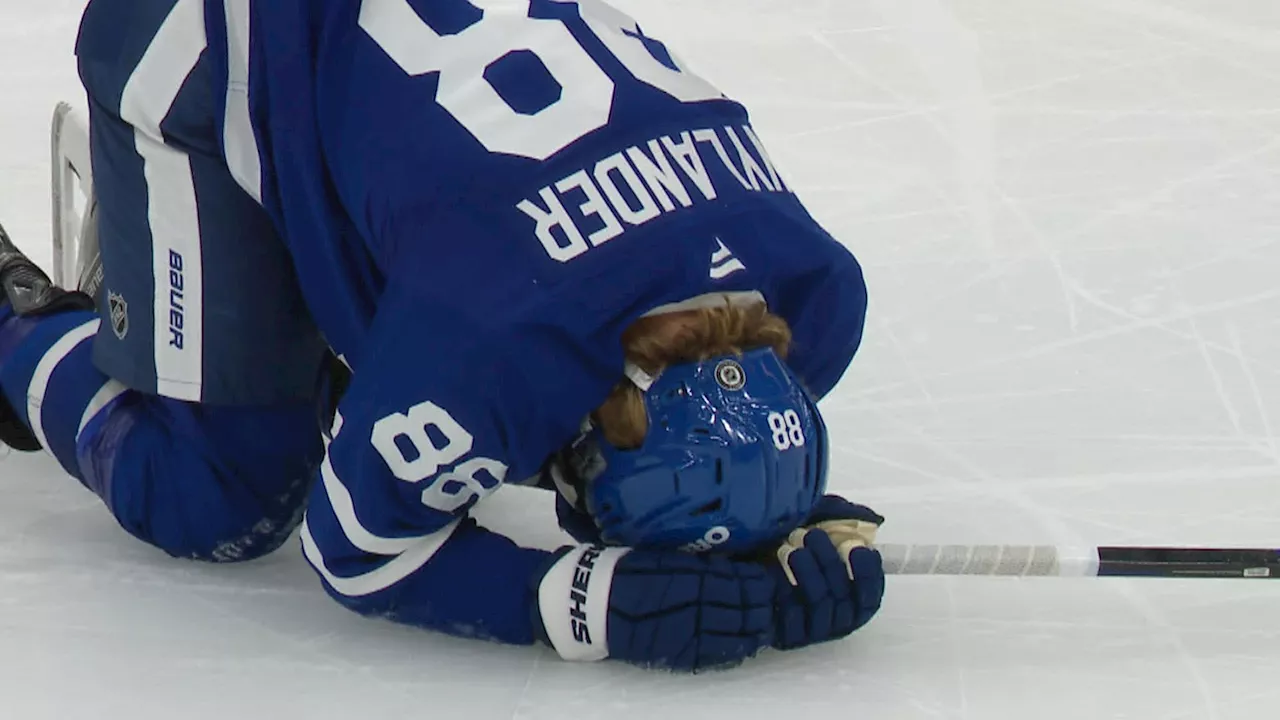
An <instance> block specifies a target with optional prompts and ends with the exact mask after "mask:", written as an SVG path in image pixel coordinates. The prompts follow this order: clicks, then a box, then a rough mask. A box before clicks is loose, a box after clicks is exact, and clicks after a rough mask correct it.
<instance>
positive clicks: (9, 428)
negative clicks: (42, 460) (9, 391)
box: [0, 227, 93, 452]
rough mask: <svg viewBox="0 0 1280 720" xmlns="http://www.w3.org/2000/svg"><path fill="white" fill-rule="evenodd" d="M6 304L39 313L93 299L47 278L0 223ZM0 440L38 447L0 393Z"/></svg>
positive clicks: (1, 290)
mask: <svg viewBox="0 0 1280 720" xmlns="http://www.w3.org/2000/svg"><path fill="white" fill-rule="evenodd" d="M5 306H9V307H11V308H13V311H14V313H15V314H16V315H18V316H19V317H40V316H43V315H52V314H55V313H59V312H65V311H68V310H92V309H93V300H92V299H91V298H90V297H89V296H88V295H85V294H84V293H82V292H67V291H66V290H63V289H62V288H59V287H57V286H56V285H54V284H53V282H52V281H51V280H49V276H48V275H45V274H44V271H42V270H41V269H40V268H39V267H37V266H36V264H35V263H33V262H31V261H30V260H29V259H27V256H26V255H23V254H22V251H21V250H19V249H18V247H17V246H16V245H14V244H13V241H12V240H11V239H9V235H8V233H6V232H5V231H4V228H3V227H0V308H4V307H5ZM0 443H3V444H5V445H8V446H9V447H12V448H14V449H15V450H22V451H24V452H34V451H36V450H39V449H40V443H39V441H37V440H36V437H35V435H34V434H33V433H32V432H31V430H30V429H28V428H27V426H26V425H25V424H23V422H22V420H20V419H19V416H18V414H17V413H16V412H15V411H14V410H13V408H12V407H10V405H9V402H8V400H6V399H5V396H4V395H3V394H0Z"/></svg>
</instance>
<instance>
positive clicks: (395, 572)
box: [302, 519, 462, 597]
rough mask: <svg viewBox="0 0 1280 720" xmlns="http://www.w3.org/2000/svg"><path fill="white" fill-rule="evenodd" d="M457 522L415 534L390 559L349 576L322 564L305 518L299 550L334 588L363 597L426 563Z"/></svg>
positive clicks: (321, 556) (402, 578)
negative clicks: (395, 555)
mask: <svg viewBox="0 0 1280 720" xmlns="http://www.w3.org/2000/svg"><path fill="white" fill-rule="evenodd" d="M461 522H462V520H461V519H458V520H454V521H453V522H451V523H449V524H448V525H446V526H445V527H444V528H442V529H441V530H438V531H437V532H434V533H432V534H430V535H427V536H426V537H421V538H415V539H414V541H413V545H412V546H411V547H410V548H409V549H407V550H406V551H405V552H404V553H403V554H401V555H399V556H397V557H395V558H393V559H391V560H390V561H388V562H387V563H385V564H384V565H382V566H381V567H379V568H378V569H377V570H373V571H371V572H367V573H364V574H363V575H356V576H353V577H340V576H338V575H335V574H334V573H333V572H332V571H331V570H329V568H328V566H327V565H326V564H325V559H324V555H323V553H321V551H320V547H319V545H317V544H316V540H315V538H314V537H313V536H312V534H311V526H310V524H309V523H308V522H307V521H306V520H304V521H303V523H302V551H303V554H304V555H306V558H307V562H309V563H311V566H312V567H313V568H315V570H316V572H318V573H320V576H321V577H323V578H324V581H325V582H326V583H328V584H329V586H330V587H332V588H333V589H334V591H335V592H337V593H339V594H340V595H345V596H347V597H363V596H365V595H372V594H373V593H376V592H379V591H381V590H385V589H387V588H389V587H391V586H392V585H395V584H396V583H398V582H400V581H401V580H404V579H405V578H407V577H409V576H410V575H412V574H413V573H414V572H416V571H417V570H418V569H420V568H421V567H423V566H424V565H426V564H427V563H428V562H429V561H430V560H431V558H432V557H433V556H434V555H435V554H436V553H437V552H439V551H440V548H442V547H444V545H445V543H446V542H448V540H449V538H450V537H451V536H452V535H453V531H454V530H456V529H457V527H458V525H459V524H460V523H461Z"/></svg>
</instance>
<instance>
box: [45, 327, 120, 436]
mask: <svg viewBox="0 0 1280 720" xmlns="http://www.w3.org/2000/svg"><path fill="white" fill-rule="evenodd" d="M101 324H102V321H101V320H91V321H89V322H87V323H85V324H83V325H78V326H76V327H75V328H74V329H72V330H71V331H70V332H68V333H67V334H66V335H63V336H62V337H61V338H60V339H59V340H58V341H57V342H56V343H54V344H53V346H52V347H50V348H49V350H48V351H47V352H45V354H44V356H43V357H41V358H40V363H39V364H38V365H36V371H35V374H34V375H32V376H31V383H30V384H29V385H28V386H27V419H28V421H30V423H31V431H32V432H33V433H34V434H35V436H36V439H38V440H39V441H40V445H41V447H45V448H47V447H49V438H48V436H47V435H46V433H45V429H44V419H43V418H42V416H41V408H42V407H43V406H44V399H45V393H47V392H48V391H49V379H50V378H52V377H53V372H54V371H55V370H57V369H58V365H60V364H61V363H62V361H63V360H65V359H66V358H67V356H68V355H70V354H71V351H72V350H75V349H76V347H77V346H79V345H80V343H82V342H84V341H85V340H88V339H89V338H91V337H93V336H94V335H95V334H97V332H98V327H99V326H100V325H101Z"/></svg>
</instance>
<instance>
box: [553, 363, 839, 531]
mask: <svg viewBox="0 0 1280 720" xmlns="http://www.w3.org/2000/svg"><path fill="white" fill-rule="evenodd" d="M636 370H637V371H638V368H636ZM639 375H640V376H636V375H635V374H633V372H628V377H629V378H631V379H632V381H633V382H635V384H636V385H637V386H639V387H641V389H642V390H643V391H644V400H645V409H646V413H647V415H648V421H649V428H648V432H647V434H646V436H645V440H644V443H643V444H642V445H641V446H640V447H639V448H636V449H633V450H622V449H619V448H616V447H614V446H612V445H611V444H610V443H609V442H608V441H607V440H606V439H605V437H604V434H603V432H601V430H600V429H599V428H597V427H595V426H594V425H584V430H583V433H582V434H581V435H580V436H579V437H578V439H577V440H576V441H574V442H573V443H572V444H571V445H570V446H569V447H567V448H566V449H565V450H564V451H563V452H562V454H561V457H560V458H559V461H558V462H554V463H553V468H552V472H551V475H552V478H553V480H554V482H555V485H556V487H557V490H558V491H559V493H560V496H561V498H562V499H563V501H564V502H565V503H567V504H568V505H569V506H571V507H572V508H573V509H575V510H577V511H578V512H580V513H584V514H586V515H588V516H589V517H590V519H591V521H592V523H593V524H594V526H595V528H596V529H597V530H598V531H599V539H600V540H601V541H603V542H605V543H607V544H612V545H625V546H630V547H644V548H649V549H682V550H688V551H693V552H707V551H716V552H724V553H730V554H737V553H746V552H752V551H754V550H756V549H758V548H760V547H761V546H763V545H765V544H767V543H770V542H775V541H777V540H779V539H781V538H783V537H785V536H786V535H787V533H789V532H790V531H791V530H793V529H794V528H796V527H797V526H799V525H800V524H801V523H802V522H803V521H804V520H805V518H806V517H808V515H809V513H810V512H811V511H812V509H813V507H814V506H815V505H816V503H817V502H818V500H819V499H820V498H821V497H822V495H823V493H824V491H825V489H826V479H827V460H828V457H827V453H828V447H827V446H828V442H827V440H828V439H827V430H826V426H825V424H824V423H823V421H822V417H821V415H820V414H819V413H818V409H817V406H816V404H815V403H814V401H813V399H812V398H811V397H810V396H809V394H808V393H807V392H806V391H805V390H804V388H803V387H802V386H801V384H800V382H799V380H798V379H797V378H796V377H795V376H794V374H793V373H792V372H791V370H790V369H789V368H788V367H787V366H786V364H785V363H783V362H782V360H781V359H780V358H778V356H777V355H776V354H775V353H774V352H773V351H772V350H770V349H760V350H752V351H750V352H747V353H744V354H743V355H742V356H722V357H717V358H712V359H710V360H706V361H703V362H697V363H688V364H683V365H676V366H672V367H669V368H667V369H666V370H664V371H663V373H662V374H661V375H659V376H658V377H656V378H650V377H648V376H647V375H646V374H644V373H643V371H640V373H639Z"/></svg>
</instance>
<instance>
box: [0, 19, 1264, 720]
mask: <svg viewBox="0 0 1280 720" xmlns="http://www.w3.org/2000/svg"><path fill="white" fill-rule="evenodd" d="M622 5H624V6H625V7H626V8H627V9H628V10H630V11H632V12H633V13H635V14H636V15H637V16H638V17H640V18H641V19H642V20H643V21H645V22H646V25H647V29H648V30H649V31H650V33H651V34H656V35H658V36H660V37H665V38H666V39H668V40H669V41H671V43H672V44H673V45H674V46H675V47H676V48H678V49H680V50H681V52H682V53H683V54H684V55H685V56H686V58H687V59H688V60H689V61H690V62H691V63H692V64H693V65H694V67H696V68H699V69H701V70H702V71H703V73H704V74H705V75H707V76H709V77H710V78H712V79H713V80H715V81H716V82H718V83H720V84H721V85H722V87H724V88H725V89H726V90H727V91H729V92H730V93H731V94H733V95H735V96H737V97H739V98H742V99H743V100H745V101H747V102H748V104H749V105H750V106H751V107H752V108H753V111H754V115H755V119H756V123H757V125H758V127H759V128H760V130H761V134H762V136H763V137H764V139H765V141H766V142H767V143H768V144H769V146H770V147H771V149H772V152H773V154H774V155H775V157H776V159H777V160H778V161H779V163H780V164H781V166H782V167H783V169H784V171H785V173H786V174H787V176H788V177H789V178H790V180H791V182H792V184H793V185H794V186H795V187H796V188H798V189H799V190H800V192H801V194H802V196H803V198H804V199H805V200H806V201H807V202H808V204H809V206H810V207H811V208H812V210H813V211H814V213H815V214H816V215H817V216H818V217H819V218H820V219H821V220H822V221H824V222H825V224H826V225H827V226H828V227H829V229H830V230H831V231H832V232H833V233H834V234H835V235H836V236H838V237H839V238H841V239H842V240H843V241H845V242H846V243H848V245H849V246H850V247H851V248H852V249H853V250H854V252H855V253H857V255H858V256H859V257H860V258H861V259H862V261H863V263H864V264H865V267H866V273H867V279H868V283H869V285H870V292H871V301H872V306H871V313H870V320H869V324H868V328H867V337H866V345H865V348H864V350H863V352H862V353H861V354H860V356H859V357H858V359H857V360H856V361H855V363H854V367H853V369H852V370H851V371H850V373H849V375H848V376H847V378H846V379H845V381H844V382H843V384H842V385H841V386H840V387H839V389H838V390H837V391H836V393H835V394H834V396H833V397H832V398H831V399H830V400H829V401H828V402H827V404H826V412H827V413H828V417H829V418H830V422H831V427H832V432H833V433H834V435H835V438H836V444H837V448H836V452H835V459H834V462H833V465H834V467H833V477H832V484H833V486H834V487H835V489H837V490H839V491H843V492H845V493H847V494H848V495H850V496H852V497H854V498H857V499H860V500H863V501H866V502H868V503H870V504H872V505H874V506H875V507H876V508H878V509H879V510H881V511H882V512H884V513H885V514H886V515H887V516H888V517H889V519H890V520H889V524H888V525H887V526H886V528H885V530H884V534H883V536H884V539H885V540H886V541H890V542H929V541H936V542H961V543H965V542H1009V543H1059V544H1085V545H1093V544H1103V543H1115V544H1122V543H1170V544H1202V545H1232V544H1235V545H1275V544H1280V520H1278V519H1277V518H1278V517H1280V445H1278V443H1280V435H1278V434H1277V429H1276V425H1275V424H1276V423H1280V288H1278V287H1277V282H1278V281H1280V4H1277V3H1276V2H1274V0H1235V1H1233V2H1230V3H1226V2H1220V1H1216V0H1073V1H1072V2H1062V1H1060V0H966V1H956V2H944V1H942V0H627V1H626V2H623V3H622ZM81 6H82V2H81V1H80V0H38V1H37V0H0V124H2V125H0V127H2V130H3V132H0V218H2V219H3V221H4V222H5V223H6V224H7V226H8V228H9V230H10V231H11V232H12V233H13V235H14V236H15V237H16V238H17V239H18V240H19V241H20V242H22V243H23V244H24V245H25V246H26V247H27V248H29V249H30V250H31V251H32V252H33V254H34V255H35V256H37V257H38V258H40V259H43V260H47V259H48V254H49V251H48V242H49V241H48V238H49V211H48V207H47V206H48V199H47V187H46V185H47V182H48V180H47V178H48V160H47V149H46V136H47V122H48V118H49V115H50V112H51V111H52V108H53V105H54V103H55V101H57V100H59V99H67V98H77V99H78V98H79V97H80V95H79V90H78V85H77V84H76V80H75V75H74V63H73V59H72V56H71V47H72V42H73V39H74V35H75V30H76V23H77V19H78V18H77V16H78V13H79V10H80V8H81ZM780 241H782V240H781V239H780ZM0 479H2V482H0V719H3V720H10V719H12V720H28V719H37V718H40V719H42V718H58V719H59V720H63V719H67V718H71V719H79V718H121V719H122V720H126V719H127V720H133V719H141V718H163V719H165V720H169V719H171V718H217V719H219V720H223V719H225V718H238V717H254V718H261V717H267V718H271V717H306V718H418V717H421V718H454V717H457V718H463V717H465V718H483V719H487V718H521V719H525V720H534V719H537V718H548V719H552V718H556V719H559V718H566V717H573V718H605V717H608V718H611V719H612V718H616V719H617V720H624V719H630V718H635V719H637V720H640V719H643V720H649V719H651V718H657V717H661V718H664V719H667V720H675V719H676V718H686V717H688V718H703V719H705V718H720V717H723V718H730V719H739V718H759V719H760V720H777V719H778V718H782V717H787V718H809V717H815V718H816V717H840V718H851V717H858V718H874V719H876V720H914V719H917V718H919V719H921V720H940V719H944V718H945V719H950V718H964V719H968V720H1015V719H1016V720H1022V719H1023V718H1036V719H1037V720H1058V719H1061V720H1095V719H1099V718H1136V719H1138V720H1149V719H1150V720H1154V719H1157V718H1159V719H1169V720H1173V719H1176V718H1186V719H1187V720H1233V719H1245V718H1248V719H1262V718H1274V717H1276V715H1277V712H1278V711H1277V709H1276V708H1277V707H1278V706H1280V690H1278V689H1277V677H1278V675H1277V673H1278V672H1280V622H1278V621H1280V583H1268V582H1265V581H1252V582H1251V581H1168V580H1149V581H1118V580H1099V579H1087V580H1027V581H1018V580H997V579H986V578H974V579H947V578H912V579H904V578H897V579H893V581H892V583H891V585H890V588H889V593H888V597H887V599H886V606H885V609H884V611H883V612H882V614H881V615H880V617H879V618H878V619H877V620H876V621H875V622H874V623H873V624H872V625H871V626H869V627H868V628H866V629H865V630H863V631H861V632H860V633H859V634H858V635H857V636H856V637H855V638H853V639H851V640H849V641H846V642H842V643H839V644H835V645H830V646H826V647H820V648H816V649H812V650H810V651H806V652H797V653H788V654H783V653H770V654H768V655H766V656H765V657H762V658H759V659H757V660H755V661H753V662H751V663H749V664H747V665H746V666H744V667H742V668H740V669H737V670H734V671H731V672H726V673H717V674H709V675H702V676H698V677H678V676H669V675H664V674H657V673H652V672H644V671H640V670H634V669H630V668H626V667H620V666H617V665H613V664H597V665H592V666H577V665H568V664H565V663H562V662H560V661H559V660H557V659H556V658H555V657H554V656H553V655H552V653H550V652H549V651H546V650H540V649H520V648H507V647H500V646H494V645H488V644H483V643H477V642H469V641H464V640H455V639H450V638H446V637H440V636H435V635H431V634H427V633H422V632H416V631H412V630H408V629H405V628H401V627H397V626H393V625H390V624H387V623H383V622H375V621H369V620H364V619H361V618H359V617H356V616H354V615H351V614H349V613H347V612H346V611H344V610H342V609H341V608H339V607H338V606H337V605H335V604H334V603H332V602H330V601H329V600H328V599H327V598H326V597H325V596H324V595H323V594H322V592H321V591H320V589H319V586H318V583H317V580H316V579H315V577H314V576H313V575H312V573H311V571H310V570H309V569H308V568H307V567H306V566H305V564H304V562H303V560H302V558H301V555H300V553H299V551H298V548H297V546H296V545H294V544H291V545H290V546H289V547H288V548H287V549H286V550H284V551H281V552H280V553H278V554H277V555H275V556H274V557H272V558H269V559H267V560H265V561H262V562H258V563H254V564H250V565H245V566H240V567H206V566H200V565H192V564H187V563H182V562H177V561H172V560H169V559H166V558H164V557H162V556H161V555H160V554H159V553H157V552H155V551H152V550H150V549H149V548H146V547H143V546H141V545H139V544H137V543H135V542H133V541H132V540H130V539H129V538H128V537H126V536H125V534H124V533H123V532H122V531H120V530H118V529H117V528H116V527H115V526H114V525H113V522H112V520H111V519H110V518H109V517H108V516H107V514H106V513H105V512H104V511H103V510H102V508H101V507H100V505H99V503H98V501H97V500H96V499H95V498H93V497H92V496H91V495H89V494H88V493H87V492H85V491H83V490H82V489H80V488H79V486H78V485H76V484H75V483H74V482H73V481H71V480H68V479H66V478H65V477H62V476H61V475H60V473H59V472H58V470H57V469H56V468H55V467H54V465H53V463H52V462H50V461H49V460H48V459H46V458H43V457H30V456H25V457H18V456H10V457H8V458H5V459H2V460H0ZM529 499H530V498H529V497H528V496H524V495H521V494H520V491H516V490H512V491H510V492H504V493H500V494H499V495H498V496H497V497H496V498H495V499H494V500H493V501H492V505H491V507H490V508H489V509H490V512H489V513H487V516H488V517H489V518H491V519H492V520H493V522H494V524H496V525H500V526H502V527H504V528H508V529H510V530H511V532H512V533H513V534H515V535H516V536H517V537H519V538H521V539H526V540H528V541H531V542H540V543H546V544H550V543H555V542H557V540H558V538H557V535H556V531H555V530H554V522H553V520H552V517H551V513H550V510H549V508H548V507H547V506H548V505H549V503H548V502H546V500H545V498H542V499H539V498H536V497H535V498H534V499H535V500H537V503H536V506H531V507H526V506H525V505H523V504H522V502H523V501H526V500H529Z"/></svg>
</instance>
